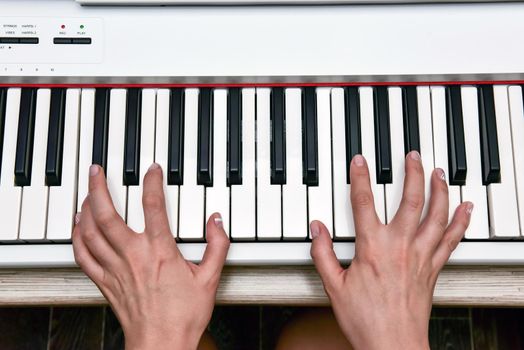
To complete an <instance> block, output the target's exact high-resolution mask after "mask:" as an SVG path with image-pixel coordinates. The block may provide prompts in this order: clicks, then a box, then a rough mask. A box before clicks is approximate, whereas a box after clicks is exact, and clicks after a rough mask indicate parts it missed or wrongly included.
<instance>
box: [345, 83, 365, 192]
mask: <svg viewBox="0 0 524 350" xmlns="http://www.w3.org/2000/svg"><path fill="white" fill-rule="evenodd" d="M345 90H346V91H345V95H344V96H345V117H346V118H345V119H346V124H345V126H346V177H347V183H348V184H350V176H349V171H350V167H351V160H352V159H353V157H354V156H355V155H357V154H362V140H361V134H360V95H359V93H358V88H357V87H346V88H345Z"/></svg>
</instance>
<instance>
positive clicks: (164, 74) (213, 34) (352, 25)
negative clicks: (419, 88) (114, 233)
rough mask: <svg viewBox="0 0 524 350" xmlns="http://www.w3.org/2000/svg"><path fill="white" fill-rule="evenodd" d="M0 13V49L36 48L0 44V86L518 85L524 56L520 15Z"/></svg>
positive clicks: (38, 1) (43, 1)
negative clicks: (510, 82)
mask: <svg viewBox="0 0 524 350" xmlns="http://www.w3.org/2000/svg"><path fill="white" fill-rule="evenodd" d="M0 9H1V11H0V13H1V15H0V38H7V39H9V38H17V37H23V38H26V37H37V38H38V39H39V42H38V44H16V43H15V44H9V43H0V77H1V78H2V79H1V80H0V83H10V84H12V83H55V84H63V83H84V84H94V83H106V84H107V83H128V84H131V83H170V84H188V83H195V84H203V83H212V84H221V83H222V84H223V83H242V84H246V83H250V84H252V83H268V84H275V83H284V82H285V83H299V84H300V83H305V82H310V83H321V82H323V83H348V82H379V81H389V82H393V81H457V80H462V81H465V80H470V81H471V80H477V81H478V80H486V81H488V80H491V81H493V80H510V79H512V80H514V79H523V78H524V75H523V74H524V73H523V72H524V60H523V59H522V58H523V57H524V47H523V45H518V43H516V42H515V41H514V40H512V38H518V37H520V36H521V35H522V33H524V21H522V18H524V3H495V4H493V3H491V4H433V5H431V6H428V5H423V4H418V5H417V4H406V5H402V6H395V5H369V6H358V5H357V6H355V5H353V6H351V5H348V6H323V7H319V6H301V7H286V6H279V7H225V8H216V7H207V8H206V7H199V8H195V7H193V8H192V7H132V6H130V7H119V8H112V7H103V6H102V7H81V6H80V5H78V4H77V3H75V2H74V1H72V0H71V1H61V0H32V1H24V4H23V6H21V5H20V2H19V1H17V0H6V1H2V4H1V8H0ZM57 14H59V16H57ZM62 26H64V28H62ZM81 26H83V28H81ZM55 38H58V39H65V40H66V42H67V39H87V38H90V39H91V43H90V44H85V43H84V44H74V43H72V44H67V43H65V44H64V43H58V44H55V43H54V39H55ZM0 40H1V39H0ZM8 41H9V40H8ZM59 42H60V41H59Z"/></svg>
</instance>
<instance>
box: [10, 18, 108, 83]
mask: <svg viewBox="0 0 524 350" xmlns="http://www.w3.org/2000/svg"><path fill="white" fill-rule="evenodd" d="M103 33H104V26H103V21H102V19H99V18H60V17H56V18H55V17H2V16H0V70H4V71H7V70H12V69H18V70H19V69H22V70H24V69H25V70H32V71H33V72H38V71H39V69H43V68H44V67H43V66H39V65H43V64H45V65H46V69H50V68H49V67H52V66H49V65H53V64H64V63H66V64H82V63H101V62H102V61H103V58H104V35H103ZM11 64H16V65H18V66H19V67H9V66H8V65H11ZM22 65H23V67H22ZM26 73H28V72H27V71H26ZM41 73H43V72H41Z"/></svg>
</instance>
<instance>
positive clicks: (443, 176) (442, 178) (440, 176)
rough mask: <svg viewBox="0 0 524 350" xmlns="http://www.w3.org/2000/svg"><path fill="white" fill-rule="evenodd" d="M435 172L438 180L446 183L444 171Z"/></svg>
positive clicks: (437, 170)
mask: <svg viewBox="0 0 524 350" xmlns="http://www.w3.org/2000/svg"><path fill="white" fill-rule="evenodd" d="M435 171H436V172H437V176H438V177H439V179H441V180H442V181H446V174H445V173H444V170H442V169H440V168H437V169H436V170H435Z"/></svg>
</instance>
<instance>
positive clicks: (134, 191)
mask: <svg viewBox="0 0 524 350" xmlns="http://www.w3.org/2000/svg"><path fill="white" fill-rule="evenodd" d="M155 111H156V90H155V89H144V90H142V111H141V113H142V117H141V121H140V123H141V130H140V161H139V164H140V168H139V169H140V174H139V182H138V183H139V184H138V186H128V189H127V225H128V226H129V227H130V228H131V229H132V230H134V231H135V232H143V231H144V228H145V224H144V211H143V209H142V191H143V188H144V176H145V175H146V173H147V170H148V169H149V167H150V166H151V164H152V163H153V161H154V158H155V154H154V153H155Z"/></svg>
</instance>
